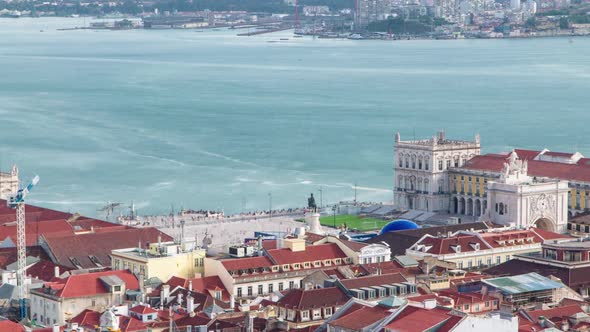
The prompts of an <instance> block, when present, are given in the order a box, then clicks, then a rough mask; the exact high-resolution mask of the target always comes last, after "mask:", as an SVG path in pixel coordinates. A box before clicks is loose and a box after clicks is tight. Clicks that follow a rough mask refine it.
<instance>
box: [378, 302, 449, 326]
mask: <svg viewBox="0 0 590 332" xmlns="http://www.w3.org/2000/svg"><path fill="white" fill-rule="evenodd" d="M451 317H452V316H451V315H450V312H449V311H447V310H443V309H438V308H435V309H430V310H429V309H422V308H416V307H412V306H407V307H405V308H404V309H403V310H402V312H401V313H400V314H399V315H397V316H396V317H395V319H394V320H393V321H392V322H391V323H389V324H388V325H387V326H385V328H386V329H389V330H392V331H396V332H421V331H429V330H430V329H432V328H433V327H435V326H437V325H440V324H443V323H445V322H446V321H447V320H449V319H450V318H451Z"/></svg>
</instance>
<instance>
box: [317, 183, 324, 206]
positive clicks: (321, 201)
mask: <svg viewBox="0 0 590 332" xmlns="http://www.w3.org/2000/svg"><path fill="white" fill-rule="evenodd" d="M318 191H319V192H320V209H321V208H322V207H323V206H324V197H323V196H324V195H323V194H324V190H322V187H320V189H319V190H318Z"/></svg>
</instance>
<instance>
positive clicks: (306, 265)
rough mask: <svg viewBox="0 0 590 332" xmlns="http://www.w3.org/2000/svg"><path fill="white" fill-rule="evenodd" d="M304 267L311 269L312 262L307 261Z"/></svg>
mask: <svg viewBox="0 0 590 332" xmlns="http://www.w3.org/2000/svg"><path fill="white" fill-rule="evenodd" d="M303 267H304V268H306V269H309V268H310V267H311V263H310V262H305V263H303Z"/></svg>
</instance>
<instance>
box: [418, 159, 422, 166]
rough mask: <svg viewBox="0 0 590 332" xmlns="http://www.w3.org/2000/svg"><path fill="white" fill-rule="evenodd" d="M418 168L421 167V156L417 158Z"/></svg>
mask: <svg viewBox="0 0 590 332" xmlns="http://www.w3.org/2000/svg"><path fill="white" fill-rule="evenodd" d="M418 169H422V158H419V159H418Z"/></svg>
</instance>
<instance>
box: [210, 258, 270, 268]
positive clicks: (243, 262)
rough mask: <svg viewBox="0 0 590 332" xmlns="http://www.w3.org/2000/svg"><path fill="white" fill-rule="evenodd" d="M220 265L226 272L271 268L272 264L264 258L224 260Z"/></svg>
mask: <svg viewBox="0 0 590 332" xmlns="http://www.w3.org/2000/svg"><path fill="white" fill-rule="evenodd" d="M221 264H223V266H224V267H225V269H226V270H228V271H238V270H247V269H252V268H260V267H271V266H273V265H275V264H273V263H272V262H271V261H270V259H268V257H266V256H257V257H244V258H232V259H224V260H222V261H221Z"/></svg>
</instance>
